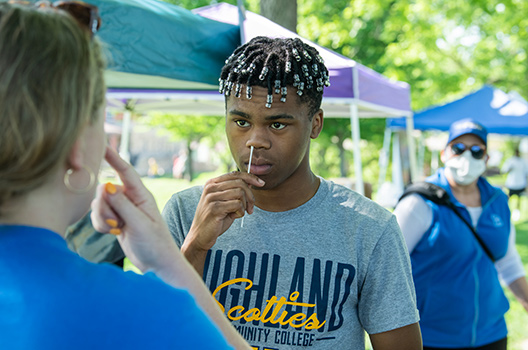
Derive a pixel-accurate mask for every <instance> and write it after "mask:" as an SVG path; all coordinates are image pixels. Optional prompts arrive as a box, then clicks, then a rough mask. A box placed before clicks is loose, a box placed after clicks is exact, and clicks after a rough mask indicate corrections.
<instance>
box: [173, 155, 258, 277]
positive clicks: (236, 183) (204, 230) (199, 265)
mask: <svg viewBox="0 0 528 350" xmlns="http://www.w3.org/2000/svg"><path fill="white" fill-rule="evenodd" d="M250 156H251V155H250ZM250 164H251V161H249V165H248V168H249V167H250ZM264 184H265V183H264V181H263V180H261V179H259V178H258V177H257V176H255V175H253V174H249V173H243V172H239V171H236V172H232V173H229V174H225V175H221V176H219V177H217V178H214V179H211V180H209V181H207V182H206V184H205V186H204V190H203V192H202V196H201V197H200V201H199V202H198V207H197V208H196V213H195V216H194V220H193V223H192V225H191V229H190V230H189V233H188V234H187V236H186V238H185V241H184V242H183V245H182V247H181V250H182V252H183V253H184V255H185V257H186V258H187V260H189V261H190V262H191V264H192V265H193V266H194V267H195V269H196V271H198V272H199V273H200V274H201V273H202V272H203V262H204V261H205V258H204V257H205V255H206V254H207V251H208V250H209V249H211V247H212V246H213V245H214V244H215V243H216V240H217V239H218V237H219V236H220V235H222V234H223V233H224V232H225V231H226V230H227V229H228V228H229V227H230V226H231V225H232V224H233V222H234V221H235V219H238V218H241V217H243V216H244V214H245V212H246V211H247V212H248V213H249V214H251V213H253V207H254V205H255V197H254V196H253V192H252V191H251V188H250V186H256V187H262V186H264Z"/></svg>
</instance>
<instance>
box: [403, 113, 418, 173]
mask: <svg viewBox="0 0 528 350" xmlns="http://www.w3.org/2000/svg"><path fill="white" fill-rule="evenodd" d="M406 119H407V123H405V124H406V126H407V147H408V148H409V167H410V170H411V182H416V181H418V180H419V176H418V171H417V169H416V147H415V146H414V138H413V131H414V120H413V115H412V114H409V115H407V116H406Z"/></svg>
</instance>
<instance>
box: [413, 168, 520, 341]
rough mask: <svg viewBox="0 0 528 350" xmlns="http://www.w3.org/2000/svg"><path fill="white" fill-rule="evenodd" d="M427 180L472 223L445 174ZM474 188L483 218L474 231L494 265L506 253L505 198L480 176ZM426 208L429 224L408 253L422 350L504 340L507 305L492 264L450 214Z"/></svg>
mask: <svg viewBox="0 0 528 350" xmlns="http://www.w3.org/2000/svg"><path fill="white" fill-rule="evenodd" d="M426 181H428V182H431V183H434V184H436V185H439V186H441V187H443V188H444V189H445V190H447V192H448V193H449V196H450V197H451V200H452V201H453V203H455V205H456V206H457V208H458V210H459V211H460V213H461V214H462V215H463V216H464V217H465V218H466V219H467V221H468V222H471V217H470V215H469V212H468V211H467V209H466V207H465V206H464V205H463V204H461V203H459V202H458V201H457V200H456V199H455V197H454V196H453V194H452V192H451V189H450V187H449V184H448V182H447V179H446V178H445V176H444V169H440V170H439V171H438V172H437V173H436V174H434V175H432V176H430V177H429V178H427V180H426ZM477 185H478V188H479V190H480V195H481V202H482V215H481V216H480V218H479V220H478V223H477V227H476V229H477V232H478V234H479V236H480V237H481V238H482V240H483V241H484V242H485V244H486V246H487V247H488V248H489V249H490V251H491V252H492V254H493V256H494V258H495V260H498V259H500V258H502V257H503V256H504V255H505V254H506V252H507V250H508V237H509V234H510V210H509V208H508V198H507V196H506V195H505V194H504V193H503V192H502V191H501V190H500V189H498V188H496V187H493V186H492V185H490V184H489V183H488V182H487V181H486V180H485V179H484V178H482V177H481V178H479V179H478V182H477ZM426 203H427V204H428V205H429V206H430V207H431V209H432V212H433V221H432V224H431V227H429V229H428V230H427V232H425V234H424V236H423V237H422V239H421V240H420V241H419V242H418V244H417V245H416V247H415V249H414V250H413V252H412V254H411V264H412V272H413V278H414V284H415V287H416V295H417V303H418V309H419V311H420V319H421V320H420V327H421V331H422V337H423V343H424V346H430V347H477V346H482V345H485V344H488V343H491V342H494V341H497V340H499V339H502V338H504V337H506V335H507V329H506V322H505V320H504V314H505V313H506V311H507V310H508V308H509V304H508V300H507V299H506V296H505V295H504V293H503V290H502V287H501V284H500V282H499V278H498V274H497V271H496V269H495V266H494V264H493V262H492V261H491V259H490V258H489V257H488V256H487V255H486V253H485V252H484V250H483V249H482V247H481V246H480V244H479V243H478V241H477V240H476V238H475V237H474V236H473V233H472V232H471V230H470V229H469V228H468V227H467V226H466V224H464V223H463V222H462V220H461V219H460V218H459V217H457V216H456V214H454V212H453V211H452V210H451V209H449V208H447V207H446V206H439V205H436V204H434V203H433V202H431V201H427V200H426Z"/></svg>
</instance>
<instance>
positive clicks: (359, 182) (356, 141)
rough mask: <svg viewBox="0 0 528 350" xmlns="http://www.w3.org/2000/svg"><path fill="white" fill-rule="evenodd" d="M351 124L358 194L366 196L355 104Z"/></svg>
mask: <svg viewBox="0 0 528 350" xmlns="http://www.w3.org/2000/svg"><path fill="white" fill-rule="evenodd" d="M350 124H351V125H352V140H353V141H354V172H355V175H356V178H355V183H356V192H358V193H359V194H365V188H364V186H363V170H362V166H361V150H360V148H359V142H360V141H361V138H360V136H359V113H358V106H357V104H355V103H353V104H351V105H350Z"/></svg>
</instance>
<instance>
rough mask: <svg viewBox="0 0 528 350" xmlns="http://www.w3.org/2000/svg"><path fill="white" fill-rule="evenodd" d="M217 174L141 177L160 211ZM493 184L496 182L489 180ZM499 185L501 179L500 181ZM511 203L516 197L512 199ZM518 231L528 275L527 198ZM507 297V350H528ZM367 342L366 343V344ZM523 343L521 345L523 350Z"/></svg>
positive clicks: (515, 307) (521, 316) (523, 317)
mask: <svg viewBox="0 0 528 350" xmlns="http://www.w3.org/2000/svg"><path fill="white" fill-rule="evenodd" d="M216 175H218V174H210V173H209V174H202V175H201V176H199V177H198V178H197V179H196V180H194V181H193V182H192V183H190V182H189V181H186V180H177V179H172V178H155V179H151V178H143V179H142V180H143V183H144V184H145V186H147V188H148V189H149V190H150V191H151V192H152V193H153V194H154V197H155V199H156V203H157V204H158V207H159V208H160V210H162V209H163V207H164V206H165V204H166V203H167V201H168V200H169V199H170V197H171V196H172V195H173V194H174V193H176V192H178V191H181V190H183V189H185V188H188V187H190V186H194V185H201V184H204V183H205V182H206V181H207V180H208V179H209V178H212V177H214V176H216ZM490 182H492V183H493V182H495V181H493V180H492V181H490ZM499 182H500V180H499ZM512 201H513V202H512V203H511V204H514V203H515V201H516V198H515V199H513V200H512ZM515 227H516V231H517V249H518V251H519V254H520V255H521V258H522V260H523V263H524V268H525V270H526V271H527V273H528V198H527V197H523V198H522V202H521V218H520V220H519V221H517V222H516V223H515ZM505 292H506V296H507V297H508V299H509V301H510V311H508V313H507V314H506V322H507V323H508V330H509V335H508V343H509V344H508V349H509V350H527V349H528V346H527V343H528V313H527V312H526V310H524V308H523V307H522V306H521V305H520V304H519V302H517V300H516V299H515V297H514V296H513V294H512V293H511V292H510V291H509V290H508V288H505ZM367 342H368V341H367ZM523 343H524V346H525V347H523Z"/></svg>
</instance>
